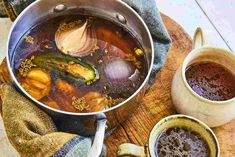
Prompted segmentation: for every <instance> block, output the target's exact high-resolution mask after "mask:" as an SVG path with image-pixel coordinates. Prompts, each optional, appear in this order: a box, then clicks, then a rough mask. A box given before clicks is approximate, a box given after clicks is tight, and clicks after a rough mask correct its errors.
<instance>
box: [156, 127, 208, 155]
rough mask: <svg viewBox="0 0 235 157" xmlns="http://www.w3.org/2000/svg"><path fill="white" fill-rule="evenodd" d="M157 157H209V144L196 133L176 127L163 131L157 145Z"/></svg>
mask: <svg viewBox="0 0 235 157" xmlns="http://www.w3.org/2000/svg"><path fill="white" fill-rule="evenodd" d="M155 148H156V149H155V154H156V156H157V157H209V156H210V149H209V146H208V144H207V142H206V141H205V140H204V139H203V138H202V137H201V136H200V135H199V134H198V133H197V132H195V131H192V130H191V129H188V128H182V127H174V128H169V129H166V130H165V131H163V132H162V133H161V134H160V135H159V136H158V138H157V140H156V144H155Z"/></svg>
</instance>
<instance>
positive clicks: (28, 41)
mask: <svg viewBox="0 0 235 157" xmlns="http://www.w3.org/2000/svg"><path fill="white" fill-rule="evenodd" d="M25 41H26V42H27V43H29V44H34V38H33V37H32V36H30V35H27V36H26V37H25Z"/></svg>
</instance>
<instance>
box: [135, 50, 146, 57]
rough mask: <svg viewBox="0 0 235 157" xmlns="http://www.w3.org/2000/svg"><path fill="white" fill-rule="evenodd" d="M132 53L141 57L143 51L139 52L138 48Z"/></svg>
mask: <svg viewBox="0 0 235 157" xmlns="http://www.w3.org/2000/svg"><path fill="white" fill-rule="evenodd" d="M134 51H135V54H136V55H137V56H141V55H143V54H144V52H143V50H141V49H139V48H135V49H134Z"/></svg>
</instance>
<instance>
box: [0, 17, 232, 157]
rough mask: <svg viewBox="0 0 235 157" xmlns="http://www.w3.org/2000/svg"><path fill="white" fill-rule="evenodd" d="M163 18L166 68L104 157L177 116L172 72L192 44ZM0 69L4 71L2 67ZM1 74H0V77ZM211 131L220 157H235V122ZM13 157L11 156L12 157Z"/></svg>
mask: <svg viewBox="0 0 235 157" xmlns="http://www.w3.org/2000/svg"><path fill="white" fill-rule="evenodd" d="M162 17H163V21H164V23H165V25H166V27H167V29H168V32H169V34H170V36H171V39H172V42H173V44H172V47H171V49H170V51H169V54H168V58H167V60H166V64H165V66H164V67H163V68H162V70H161V71H160V72H159V74H158V76H157V78H156V81H155V83H154V85H153V86H152V88H151V89H150V91H148V93H146V96H145V97H144V99H143V101H142V103H141V104H140V105H139V107H138V108H136V110H135V111H134V112H133V114H132V116H131V117H130V118H129V119H128V120H127V121H126V122H125V123H123V124H120V127H118V128H117V129H116V130H115V131H114V132H113V134H112V135H110V136H109V137H108V138H107V139H106V140H105V144H106V146H107V157H115V156H116V151H117V147H118V146H119V145H120V144H122V143H126V142H130V143H134V144H138V145H144V144H146V143H147V141H148V136H149V133H150V131H151V129H152V128H153V126H154V125H155V124H156V123H157V122H158V121H159V120H161V119H162V118H164V117H166V116H169V115H172V114H176V112H175V109H174V107H173V104H172V101H171V96H170V90H171V82H172V78H173V76H174V73H175V71H176V70H177V68H178V67H179V65H180V64H181V63H182V61H183V59H184V58H185V56H186V55H187V54H188V52H190V50H191V48H192V41H191V39H190V37H189V35H188V34H187V33H186V32H185V31H184V30H183V28H182V27H181V26H180V25H179V24H177V23H176V22H174V21H173V20H172V19H170V18H169V17H167V16H165V15H162ZM2 66H5V68H6V64H5V63H4V64H3V65H2ZM4 72H5V71H1V73H0V75H3V74H4ZM0 78H1V79H0V81H3V82H5V81H6V79H5V78H4V77H0ZM213 130H214V131H215V133H216V135H217V137H218V140H219V143H220V147H221V157H233V156H235V120H233V121H232V122H230V123H228V124H226V125H224V126H221V127H218V128H214V129H213ZM13 154H15V155H16V153H13V152H12V155H11V156H15V155H13ZM0 156H1V154H0Z"/></svg>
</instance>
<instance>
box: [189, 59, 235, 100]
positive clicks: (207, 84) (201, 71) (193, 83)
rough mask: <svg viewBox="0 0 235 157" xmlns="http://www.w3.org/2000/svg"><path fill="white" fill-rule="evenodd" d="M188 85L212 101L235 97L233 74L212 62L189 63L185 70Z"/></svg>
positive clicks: (234, 77)
mask: <svg viewBox="0 0 235 157" xmlns="http://www.w3.org/2000/svg"><path fill="white" fill-rule="evenodd" d="M185 75H186V80H187V82H188V84H189V86H190V87H191V88H192V90H193V91H194V92H196V93H197V94H198V95H200V96H202V97H204V98H206V99H209V100H213V101H223V100H228V99H231V98H233V97H235V75H234V74H233V73H232V72H231V71H229V70H228V69H227V68H225V67H223V66H222V65H219V64H217V63H213V62H202V63H195V64H193V65H190V66H189V67H188V68H187V69H186V72H185Z"/></svg>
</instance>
